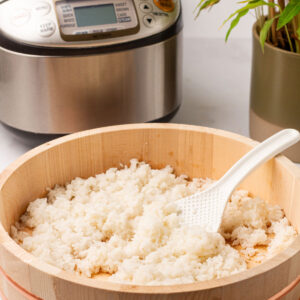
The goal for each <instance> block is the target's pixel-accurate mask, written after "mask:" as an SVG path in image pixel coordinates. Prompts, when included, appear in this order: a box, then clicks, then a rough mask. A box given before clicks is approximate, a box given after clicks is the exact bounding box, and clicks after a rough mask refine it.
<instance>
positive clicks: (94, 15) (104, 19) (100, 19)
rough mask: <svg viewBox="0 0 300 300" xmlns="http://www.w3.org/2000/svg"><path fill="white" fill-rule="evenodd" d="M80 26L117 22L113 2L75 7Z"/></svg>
mask: <svg viewBox="0 0 300 300" xmlns="http://www.w3.org/2000/svg"><path fill="white" fill-rule="evenodd" d="M74 12H75V17H76V21H77V26H78V27H85V26H95V25H104V24H114V23H117V17H116V13H115V8H114V5H113V4H102V5H93V6H82V7H74Z"/></svg>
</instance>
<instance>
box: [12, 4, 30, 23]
mask: <svg viewBox="0 0 300 300" xmlns="http://www.w3.org/2000/svg"><path fill="white" fill-rule="evenodd" d="M29 19H30V12H29V11H28V10H27V9H24V8H19V9H17V10H15V11H14V12H13V15H12V16H11V23H12V24H13V25H15V26H22V25H24V24H26V23H27V22H28V21H29Z"/></svg>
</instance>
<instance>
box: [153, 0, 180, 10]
mask: <svg viewBox="0 0 300 300" xmlns="http://www.w3.org/2000/svg"><path fill="white" fill-rule="evenodd" d="M153 2H154V4H155V5H156V6H157V7H158V8H159V9H161V10H163V11H165V12H171V11H173V10H174V8H175V4H174V2H173V0H153Z"/></svg>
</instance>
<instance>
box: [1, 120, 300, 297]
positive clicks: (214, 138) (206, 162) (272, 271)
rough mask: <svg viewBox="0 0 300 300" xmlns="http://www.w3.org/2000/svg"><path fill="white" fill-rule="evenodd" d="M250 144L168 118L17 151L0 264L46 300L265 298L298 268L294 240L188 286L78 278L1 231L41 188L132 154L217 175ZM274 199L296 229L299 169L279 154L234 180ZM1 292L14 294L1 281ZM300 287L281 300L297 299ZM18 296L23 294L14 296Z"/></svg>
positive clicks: (7, 182) (6, 193)
mask: <svg viewBox="0 0 300 300" xmlns="http://www.w3.org/2000/svg"><path fill="white" fill-rule="evenodd" d="M255 144H256V143H255V142H253V141H251V140H250V139H248V138H244V137H241V136H238V135H235V134H232V133H228V132H224V131H220V130H213V129H208V128H203V127H196V126H188V125H174V124H139V125H122V126H114V127H107V128H102V129H96V130H92V131H86V132H83V133H77V134H73V135H70V136H66V137H63V138H60V139H58V140H55V141H52V142H49V143H47V144H44V145H42V146H40V147H38V148H35V149H33V150H31V151H30V152H28V153H26V154H25V155H23V156H22V157H21V158H19V159H18V160H17V161H15V162H14V163H13V164H12V165H10V166H9V167H8V168H7V169H6V170H5V171H4V172H3V173H2V175H1V177H0V221H1V224H2V225H0V266H1V268H2V269H3V270H4V271H5V272H6V274H7V275H8V276H9V277H10V278H12V279H13V280H14V281H15V282H16V283H17V284H18V285H20V286H21V287H23V288H24V289H26V290H27V291H29V292H30V293H32V294H34V295H36V296H37V297H39V298H42V299H46V300H50V299H51V300H52V299H53V300H54V299H55V300H56V299H57V300H58V299H59V300H63V299H64V300H65V299H72V300H79V299H80V300H83V299H84V300H89V299H91V300H94V299H100V300H179V299H180V300H201V299H215V300H217V299H228V300H229V299H230V300H235V299H245V300H247V299H249V300H250V299H251V300H252V299H268V298H269V297H271V296H273V295H274V294H275V293H277V292H278V291H280V290H281V289H283V288H284V287H285V286H287V285H288V284H289V283H290V282H292V281H293V280H294V279H295V278H296V277H297V276H298V275H299V274H300V238H299V237H298V238H297V239H296V241H295V242H294V243H293V244H292V245H291V246H290V247H289V248H288V249H286V250H285V251H283V252H282V253H280V254H279V255H277V256H275V257H274V258H272V259H270V260H268V261H266V262H265V263H263V264H261V265H259V266H257V267H255V268H253V269H251V270H248V271H246V272H242V273H239V274H236V275H233V276H229V277H226V278H223V279H218V280H210V281H206V282H199V283H195V284H186V285H174V286H161V287H159V286H155V287H151V286H134V285H124V284H116V283H111V282H108V281H106V280H99V279H97V280H93V279H89V278H83V277H80V276H76V275H73V274H69V273H67V272H64V271H61V270H60V269H58V268H56V267H53V266H50V265H48V264H46V263H43V262H41V261H39V260H38V259H37V258H35V257H33V256H32V255H30V254H29V253H27V252H26V251H25V250H23V249H22V248H21V247H19V246H18V245H17V244H16V243H15V242H14V241H13V240H12V239H11V238H10V237H9V235H8V233H7V231H9V228H10V225H11V224H12V223H13V222H15V221H16V220H17V219H18V218H19V217H20V215H21V214H22V213H23V212H24V211H25V209H26V207H27V205H28V203H29V202H30V201H32V200H34V199H36V198H37V197H41V196H43V195H45V192H46V187H53V186H54V185H55V184H64V183H66V182H68V181H70V180H71V179H73V178H74V177H76V176H80V177H83V178H86V177H88V176H91V175H95V174H97V173H101V172H103V171H105V170H106V169H108V168H110V167H113V166H115V167H118V166H119V164H120V163H124V164H125V163H128V162H129V160H130V159H131V158H138V159H140V160H143V161H146V162H148V163H150V164H151V166H152V167H154V168H161V167H164V166H165V165H167V164H169V165H171V166H173V167H174V169H175V171H176V173H177V174H187V175H188V176H190V177H191V178H192V177H211V178H214V179H218V178H219V177H220V176H222V175H223V174H224V173H225V171H226V170H227V169H228V168H229V167H230V166H231V165H232V164H233V163H234V162H235V161H236V160H238V159H239V158H240V157H241V156H242V155H243V154H245V153H246V152H247V151H249V150H250V149H251V148H252V147H253V146H254V145H255ZM241 186H242V187H243V188H246V189H247V190H249V191H250V192H251V193H252V194H254V195H257V196H260V197H261V198H263V199H265V200H266V201H269V202H271V203H278V204H279V205H280V206H281V207H282V208H283V209H284V211H285V213H286V215H287V217H288V219H289V220H290V221H291V223H292V224H293V225H294V227H295V228H296V229H297V230H298V231H299V230H300V218H299V215H300V201H299V198H300V171H299V170H298V168H297V167H296V166H294V165H293V164H292V163H291V162H290V161H289V160H287V159H286V158H285V157H282V156H281V157H278V158H276V159H274V160H272V161H270V162H268V163H266V164H264V165H263V166H262V167H260V168H259V169H258V170H257V171H255V172H254V173H252V175H250V176H249V177H248V178H247V179H246V180H245V181H244V182H243V183H242V185H241ZM1 287H2V290H3V291H4V292H5V293H6V296H7V298H8V299H9V300H10V299H12V300H18V299H17V298H15V297H16V296H15V295H13V294H12V293H13V292H12V291H11V289H10V288H9V287H8V284H7V283H6V282H5V281H4V280H1ZM299 295H300V286H297V287H296V288H295V289H294V290H293V291H292V292H291V293H289V295H288V296H287V297H286V299H289V300H298V298H299ZM19 299H23V298H19Z"/></svg>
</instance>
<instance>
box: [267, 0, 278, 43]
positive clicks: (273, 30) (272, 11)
mask: <svg viewBox="0 0 300 300" xmlns="http://www.w3.org/2000/svg"><path fill="white" fill-rule="evenodd" d="M269 2H270V3H274V0H269ZM274 17H275V8H274V7H270V6H269V19H272V18H274ZM271 41H272V43H273V44H274V46H277V45H278V41H277V36H276V23H275V22H273V24H272V28H271Z"/></svg>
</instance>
